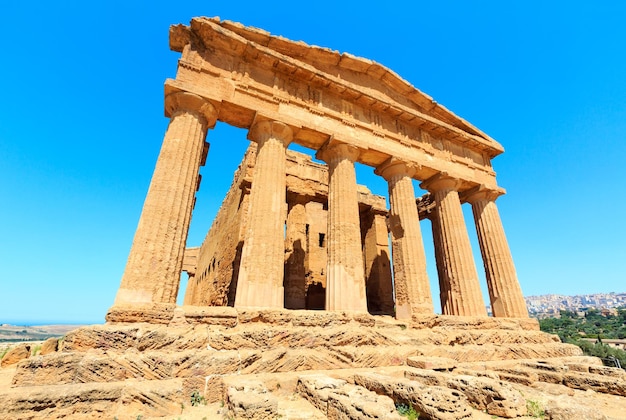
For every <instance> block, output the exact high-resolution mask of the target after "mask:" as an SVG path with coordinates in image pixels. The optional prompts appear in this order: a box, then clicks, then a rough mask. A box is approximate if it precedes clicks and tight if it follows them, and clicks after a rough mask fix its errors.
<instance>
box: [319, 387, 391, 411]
mask: <svg viewBox="0 0 626 420" xmlns="http://www.w3.org/2000/svg"><path fill="white" fill-rule="evenodd" d="M326 414H327V416H328V418H329V419H346V420H348V419H350V420H360V419H389V420H401V419H402V417H401V416H400V415H399V414H398V412H397V411H396V407H395V405H394V403H393V400H392V399H391V398H389V397H387V396H384V395H377V394H376V393H374V392H371V391H368V390H367V389H365V388H362V387H360V386H354V385H349V384H348V385H344V386H343V387H341V388H340V389H338V390H335V391H332V392H330V393H329V395H328V411H327V413H326Z"/></svg>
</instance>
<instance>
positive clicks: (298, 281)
mask: <svg viewBox="0 0 626 420" xmlns="http://www.w3.org/2000/svg"><path fill="white" fill-rule="evenodd" d="M289 197H290V198H291V200H290V201H289V203H288V207H289V210H288V212H287V226H286V228H285V234H286V237H285V251H286V254H285V257H286V260H285V308H287V309H305V308H306V284H305V274H306V273H305V271H306V270H305V266H304V263H305V261H304V260H305V256H306V251H307V223H306V208H305V203H306V199H305V197H303V196H297V195H295V194H293V195H292V194H290V195H289Z"/></svg>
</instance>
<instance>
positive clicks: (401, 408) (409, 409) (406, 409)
mask: <svg viewBox="0 0 626 420" xmlns="http://www.w3.org/2000/svg"><path fill="white" fill-rule="evenodd" d="M396 410H398V414H400V415H401V416H402V417H406V418H407V419H409V420H417V419H419V417H420V413H418V412H417V411H415V408H413V406H412V405H410V404H405V403H396Z"/></svg>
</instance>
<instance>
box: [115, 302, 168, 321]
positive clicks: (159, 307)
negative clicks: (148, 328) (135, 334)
mask: <svg viewBox="0 0 626 420" xmlns="http://www.w3.org/2000/svg"><path fill="white" fill-rule="evenodd" d="M174 309H176V304H174V303H140V304H114V305H113V306H112V307H111V309H109V311H108V312H107V314H106V316H105V320H106V322H107V323H135V322H147V323H149V324H169V323H170V322H171V321H172V318H174Z"/></svg>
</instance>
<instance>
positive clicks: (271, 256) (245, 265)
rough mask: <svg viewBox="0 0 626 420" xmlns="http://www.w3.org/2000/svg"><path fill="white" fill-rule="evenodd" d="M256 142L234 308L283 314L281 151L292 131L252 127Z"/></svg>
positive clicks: (265, 124)
mask: <svg viewBox="0 0 626 420" xmlns="http://www.w3.org/2000/svg"><path fill="white" fill-rule="evenodd" d="M248 138H249V139H250V140H253V141H255V142H257V144H258V149H257V156H256V163H255V165H254V174H253V176H252V187H251V190H250V207H249V209H250V210H249V214H248V224H247V226H248V227H247V229H246V234H245V237H244V245H243V250H242V253H241V264H240V268H239V279H238V281H237V292H236V295H235V307H266V308H282V307H283V303H284V288H283V276H284V266H285V239H284V235H285V233H284V229H285V209H286V206H287V204H286V175H285V149H286V147H287V146H288V145H289V143H290V142H291V140H292V131H291V128H289V127H288V126H287V125H285V124H283V123H280V122H277V121H260V122H257V123H255V124H254V125H253V126H252V127H251V128H250V132H249V134H248Z"/></svg>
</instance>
